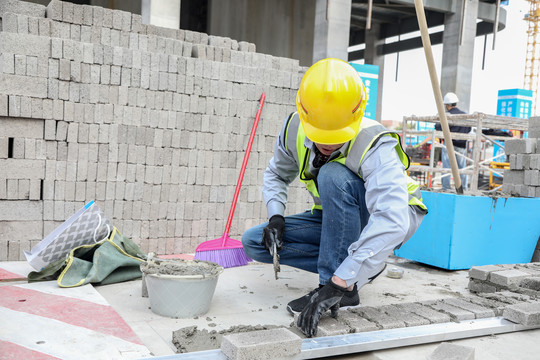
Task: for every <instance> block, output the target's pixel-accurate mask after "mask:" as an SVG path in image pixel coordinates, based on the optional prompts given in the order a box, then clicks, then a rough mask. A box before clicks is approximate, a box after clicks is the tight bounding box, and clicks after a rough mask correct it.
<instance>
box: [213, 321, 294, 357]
mask: <svg viewBox="0 0 540 360" xmlns="http://www.w3.org/2000/svg"><path fill="white" fill-rule="evenodd" d="M301 346H302V339H301V338H300V337H299V336H298V335H296V334H294V333H293V332H291V331H290V330H288V329H285V328H278V329H270V330H259V331H251V332H246V333H237V334H231V335H226V336H224V337H223V339H222V341H221V351H222V352H223V353H224V354H225V355H226V356H227V357H228V358H229V359H230V360H248V359H261V360H265V359H287V358H292V357H293V356H294V355H296V354H299V353H300V350H301Z"/></svg>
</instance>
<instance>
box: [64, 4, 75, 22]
mask: <svg viewBox="0 0 540 360" xmlns="http://www.w3.org/2000/svg"><path fill="white" fill-rule="evenodd" d="M73 6H74V5H73V3H70V2H68V1H63V2H62V21H63V22H67V23H73Z"/></svg>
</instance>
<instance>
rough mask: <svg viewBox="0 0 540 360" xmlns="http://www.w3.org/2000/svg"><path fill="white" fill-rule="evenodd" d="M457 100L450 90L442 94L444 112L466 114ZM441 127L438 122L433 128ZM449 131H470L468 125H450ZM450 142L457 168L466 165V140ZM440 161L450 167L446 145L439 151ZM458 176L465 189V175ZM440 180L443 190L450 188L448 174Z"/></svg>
mask: <svg viewBox="0 0 540 360" xmlns="http://www.w3.org/2000/svg"><path fill="white" fill-rule="evenodd" d="M458 101H459V99H458V97H457V95H456V94H454V93H452V92H449V93H447V94H446V95H444V98H443V104H444V106H445V108H446V112H448V113H449V114H452V115H455V114H466V112H465V111H462V110H460V109H459V108H458V107H457V103H458ZM441 129H442V128H441V124H440V123H437V124H435V130H437V131H441ZM450 132H454V133H462V134H468V133H470V132H471V128H470V127H469V126H457V125H450ZM452 144H453V145H454V151H455V152H456V162H457V165H458V168H459V169H463V168H464V167H465V166H467V159H466V158H465V156H467V140H452ZM458 154H461V155H463V156H459V155H458ZM441 161H442V165H443V168H445V169H450V158H449V157H448V151H447V150H446V147H444V148H443V149H442V151H441ZM459 177H460V178H461V186H462V187H463V190H466V189H467V175H465V174H463V175H460V176H459ZM441 182H442V188H443V189H444V190H449V189H450V175H447V176H444V177H443V178H442V179H441Z"/></svg>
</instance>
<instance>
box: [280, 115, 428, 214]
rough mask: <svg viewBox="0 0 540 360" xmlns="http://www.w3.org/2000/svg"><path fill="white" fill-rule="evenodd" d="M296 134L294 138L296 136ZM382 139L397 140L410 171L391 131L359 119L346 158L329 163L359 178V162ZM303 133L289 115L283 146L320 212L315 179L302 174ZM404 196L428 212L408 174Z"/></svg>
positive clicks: (305, 162) (305, 165)
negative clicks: (344, 167) (341, 166)
mask: <svg viewBox="0 0 540 360" xmlns="http://www.w3.org/2000/svg"><path fill="white" fill-rule="evenodd" d="M295 134H296V136H295ZM382 136H392V137H393V138H395V139H397V140H398V145H397V146H396V147H395V149H396V152H397V154H398V157H399V159H400V161H401V162H402V163H403V165H404V166H405V169H408V168H409V165H410V160H409V157H408V156H407V154H406V153H405V151H404V150H403V148H402V146H401V139H400V137H399V135H398V134H397V133H395V132H393V131H389V130H388V129H386V128H385V127H384V126H382V125H381V124H379V123H378V122H376V121H373V120H370V119H362V122H361V123H360V130H359V133H358V135H357V136H356V138H355V139H353V140H351V143H350V144H349V148H348V152H347V154H346V156H339V157H338V158H336V159H333V160H331V161H334V162H338V163H340V164H343V165H345V166H346V167H347V168H348V169H350V170H351V171H352V172H354V173H355V174H358V176H359V177H360V178H362V173H361V167H360V165H361V164H362V161H363V159H364V156H365V155H366V153H367V152H368V151H369V149H371V147H372V146H373V145H374V144H376V142H377V141H378V140H379V139H380V138H381V137H382ZM304 141H305V133H304V129H303V128H302V126H301V124H300V118H299V116H298V114H297V113H293V114H291V116H290V117H289V119H288V123H287V126H286V130H285V141H284V143H285V146H286V148H287V150H288V151H289V153H290V154H291V155H292V156H293V157H294V159H295V160H296V163H297V164H298V167H299V172H300V173H299V179H300V181H302V182H303V183H304V184H306V187H307V189H308V190H309V192H310V193H311V196H312V197H313V201H314V202H315V206H314V208H316V209H321V208H322V206H321V200H320V198H319V192H318V191H317V186H316V183H315V181H314V179H310V178H307V177H306V175H305V171H306V170H307V168H308V162H309V152H310V150H309V149H306V147H305V146H304ZM405 176H406V177H407V192H408V193H409V205H415V206H418V207H419V208H420V209H421V210H423V211H427V208H426V206H425V205H424V204H423V203H422V194H421V193H420V186H419V185H418V184H417V183H416V182H415V181H414V180H413V179H411V178H410V177H409V176H407V174H405Z"/></svg>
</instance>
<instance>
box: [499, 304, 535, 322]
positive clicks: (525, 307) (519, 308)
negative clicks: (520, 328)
mask: <svg viewBox="0 0 540 360" xmlns="http://www.w3.org/2000/svg"><path fill="white" fill-rule="evenodd" d="M503 317H504V318H505V319H506V320H509V321H512V322H515V323H517V324H522V325H525V326H538V325H540V302H525V303H520V304H514V305H509V306H507V307H506V308H505V309H504V311H503Z"/></svg>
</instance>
